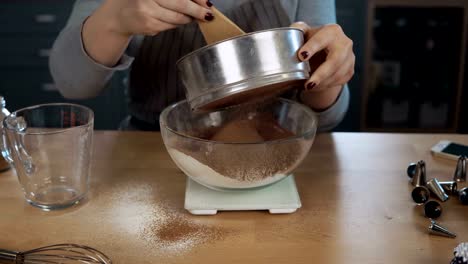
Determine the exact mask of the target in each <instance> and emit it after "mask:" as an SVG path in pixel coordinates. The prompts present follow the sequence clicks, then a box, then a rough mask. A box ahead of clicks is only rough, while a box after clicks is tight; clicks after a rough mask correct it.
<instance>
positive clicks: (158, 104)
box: [127, 0, 298, 129]
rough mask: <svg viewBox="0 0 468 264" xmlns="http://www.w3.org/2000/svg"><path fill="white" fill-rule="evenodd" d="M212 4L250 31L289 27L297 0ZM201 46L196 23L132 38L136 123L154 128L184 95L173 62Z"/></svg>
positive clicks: (131, 93) (131, 87)
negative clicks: (164, 112) (163, 111)
mask: <svg viewBox="0 0 468 264" xmlns="http://www.w3.org/2000/svg"><path fill="white" fill-rule="evenodd" d="M215 5H216V7H217V8H218V9H219V10H221V11H222V12H223V13H225V14H226V15H227V16H228V17H229V18H230V19H231V20H233V21H234V22H235V23H236V24H238V25H239V27H240V28H242V29H243V30H244V31H246V32H252V31H258V30H263V29H269V28H276V27H285V26H289V25H290V24H291V22H292V21H294V20H295V16H296V12H297V8H298V1H297V0H238V1H234V0H230V1H228V0H225V1H219V3H218V2H215ZM204 45H206V43H205V41H204V39H203V36H202V34H201V32H200V31H199V29H198V26H197V24H196V23H195V22H193V23H190V24H188V25H184V26H181V27H178V28H176V29H173V30H169V31H165V32H163V33H160V34H158V35H156V36H154V37H142V36H135V37H134V38H133V39H132V41H131V43H130V45H129V47H128V49H127V54H128V55H130V56H134V57H135V61H134V62H133V65H132V69H131V73H130V85H129V91H128V94H129V97H130V102H129V111H130V114H131V115H132V116H133V118H134V119H136V120H137V122H138V123H148V124H149V125H150V126H151V124H152V125H154V126H155V127H154V129H157V126H158V123H159V114H160V113H161V111H162V110H163V109H164V108H165V107H166V106H168V105H169V104H172V103H174V102H177V101H180V100H183V99H184V98H185V94H184V89H183V87H182V85H181V83H180V82H179V81H178V78H177V71H176V62H177V60H178V59H179V58H181V57H182V56H184V55H186V54H188V53H190V52H192V51H194V50H196V49H198V48H200V47H202V46H204ZM149 129H153V128H151V127H150V128H149Z"/></svg>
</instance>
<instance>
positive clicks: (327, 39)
mask: <svg viewBox="0 0 468 264" xmlns="http://www.w3.org/2000/svg"><path fill="white" fill-rule="evenodd" d="M291 26H292V27H296V28H299V29H301V30H302V31H304V32H305V38H306V43H305V44H304V45H303V46H302V47H301V48H300V49H299V51H298V57H299V59H300V60H302V61H309V62H310V65H311V70H312V76H311V77H310V79H309V80H308V81H307V82H306V83H305V90H306V91H307V92H306V93H303V95H302V100H303V101H304V103H306V104H308V105H309V106H310V107H312V108H313V109H316V110H323V109H326V108H328V107H330V106H331V105H333V103H334V102H335V101H336V99H337V97H338V96H339V94H340V92H341V90H342V88H343V85H344V84H346V83H347V82H348V81H349V80H350V79H351V78H352V77H353V75H354V63H355V59H356V58H355V55H354V52H353V41H352V40H351V39H350V38H348V37H347V36H346V35H345V33H344V32H343V30H342V28H341V27H340V26H339V25H337V24H329V25H324V26H320V27H310V26H308V25H307V24H305V23H303V22H297V23H294V24H292V25H291Z"/></svg>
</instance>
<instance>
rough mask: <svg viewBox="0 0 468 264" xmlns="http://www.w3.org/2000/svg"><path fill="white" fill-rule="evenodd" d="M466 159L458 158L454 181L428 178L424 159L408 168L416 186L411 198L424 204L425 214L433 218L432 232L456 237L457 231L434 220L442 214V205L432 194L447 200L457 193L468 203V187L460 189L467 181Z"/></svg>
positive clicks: (419, 203)
mask: <svg viewBox="0 0 468 264" xmlns="http://www.w3.org/2000/svg"><path fill="white" fill-rule="evenodd" d="M466 160H467V158H466V157H464V156H462V157H460V158H459V159H458V162H457V166H456V168H455V172H454V174H453V179H452V181H439V180H438V179H436V178H432V179H430V180H427V176H426V163H425V162H424V161H423V160H421V161H419V162H417V163H411V164H409V166H408V168H407V170H406V173H407V174H408V177H409V178H410V182H411V184H412V185H413V186H414V188H413V190H412V192H411V198H412V199H413V201H414V202H415V203H416V204H418V205H422V207H423V210H424V215H425V216H426V217H427V218H429V219H430V220H431V223H430V226H429V228H428V229H429V233H431V234H435V235H440V236H445V237H451V238H454V237H456V235H455V233H452V232H451V231H449V230H448V229H447V228H445V227H443V226H441V225H440V224H439V223H437V222H435V221H434V219H436V218H438V217H440V216H441V215H442V206H441V205H440V203H439V202H437V201H435V200H431V196H433V197H436V198H437V199H438V200H440V201H441V202H445V201H447V200H448V199H449V198H450V196H449V195H456V196H458V200H459V201H460V202H461V203H462V204H464V205H468V188H467V187H465V188H462V189H460V190H459V189H458V183H462V182H465V181H466V170H467V167H466V166H467V162H466Z"/></svg>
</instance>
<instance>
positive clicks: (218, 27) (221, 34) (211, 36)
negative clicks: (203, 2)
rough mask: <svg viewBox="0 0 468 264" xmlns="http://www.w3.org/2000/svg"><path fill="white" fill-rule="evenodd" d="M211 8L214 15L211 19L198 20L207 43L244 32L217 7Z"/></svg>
mask: <svg viewBox="0 0 468 264" xmlns="http://www.w3.org/2000/svg"><path fill="white" fill-rule="evenodd" d="M211 10H212V12H213V15H214V17H215V18H214V19H213V20H212V21H198V26H199V27H200V30H201V32H202V33H203V36H204V37H205V40H206V43H207V44H208V45H210V44H212V43H214V42H218V41H222V40H225V39H228V38H232V37H237V36H240V35H243V34H245V32H244V31H243V30H242V29H240V28H239V27H238V26H237V25H236V24H234V22H232V21H231V20H230V19H229V18H227V17H226V16H225V15H224V14H223V13H221V12H220V11H219V10H218V9H216V8H215V7H212V8H211Z"/></svg>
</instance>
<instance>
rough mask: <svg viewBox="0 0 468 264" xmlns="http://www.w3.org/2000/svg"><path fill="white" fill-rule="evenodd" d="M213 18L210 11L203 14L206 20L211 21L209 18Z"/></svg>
mask: <svg viewBox="0 0 468 264" xmlns="http://www.w3.org/2000/svg"><path fill="white" fill-rule="evenodd" d="M213 19H214V16H213V14H211V13H206V15H205V20H206V21H211V20H213Z"/></svg>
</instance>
